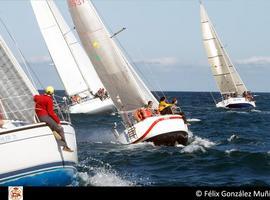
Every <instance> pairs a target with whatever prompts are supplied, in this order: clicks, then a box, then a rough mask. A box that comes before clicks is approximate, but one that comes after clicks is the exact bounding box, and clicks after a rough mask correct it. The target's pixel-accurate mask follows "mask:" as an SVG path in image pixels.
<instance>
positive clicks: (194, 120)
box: [187, 118, 201, 122]
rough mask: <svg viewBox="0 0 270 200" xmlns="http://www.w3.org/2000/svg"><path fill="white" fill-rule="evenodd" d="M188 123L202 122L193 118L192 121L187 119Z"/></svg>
mask: <svg viewBox="0 0 270 200" xmlns="http://www.w3.org/2000/svg"><path fill="white" fill-rule="evenodd" d="M187 121H188V122H200V121H201V120H200V119H196V118H191V119H187Z"/></svg>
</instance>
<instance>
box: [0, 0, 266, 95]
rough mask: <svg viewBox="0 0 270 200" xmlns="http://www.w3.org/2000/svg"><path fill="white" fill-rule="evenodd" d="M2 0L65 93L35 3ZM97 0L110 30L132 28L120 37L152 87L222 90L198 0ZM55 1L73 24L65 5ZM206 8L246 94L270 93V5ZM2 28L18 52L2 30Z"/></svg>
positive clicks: (26, 45) (31, 51)
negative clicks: (212, 68) (213, 72)
mask: <svg viewBox="0 0 270 200" xmlns="http://www.w3.org/2000/svg"><path fill="white" fill-rule="evenodd" d="M0 2H1V7H0V16H1V18H2V19H3V20H4V21H5V23H6V25H7V26H8V27H9V29H10V30H11V32H12V34H13V36H14V37H15V39H16V40H17V43H18V45H19V47H20V48H21V50H22V52H23V53H24V55H25V57H26V58H27V61H28V62H29V63H30V65H31V68H32V69H33V71H35V73H36V74H37V75H38V76H39V79H40V80H41V82H42V84H43V85H44V86H46V85H48V84H51V85H54V86H55V87H56V88H58V89H61V88H62V86H61V83H60V81H59V78H58V76H57V74H56V71H55V70H54V68H53V66H52V65H50V63H51V61H50V58H49V56H48V51H47V48H46V45H45V43H44V41H43V38H42V36H41V33H40V32H39V29H38V25H37V23H36V20H35V17H34V14H33V11H32V8H31V5H30V2H29V1H28V0H1V1H0ZM92 2H93V3H94V4H95V6H96V8H97V9H98V11H99V13H100V14H101V16H102V18H103V19H104V21H105V24H106V25H108V26H109V28H110V30H112V31H114V32H116V31H117V30H119V29H121V28H122V27H126V28H127V30H126V31H124V32H123V33H121V34H120V35H119V36H118V40H119V41H120V42H121V44H122V46H123V47H124V48H125V50H126V51H127V53H128V54H129V55H130V57H131V58H132V60H133V61H134V62H135V63H136V66H137V67H136V69H137V70H139V71H140V72H143V74H144V75H143V79H144V80H147V81H146V84H147V85H148V86H149V87H150V89H152V90H160V87H161V88H162V89H163V90H170V91H217V87H216V84H215V82H214V79H213V77H212V75H211V71H210V67H209V64H208V62H207V57H206V53H205V50H204V47H203V44H202V36H201V25H200V11H199V2H198V0H93V1H92ZM56 3H57V5H58V6H59V8H60V10H61V11H62V13H63V15H64V17H66V19H67V21H68V23H69V24H71V23H72V21H71V19H70V16H69V13H68V9H67V5H66V1H65V0H57V1H56ZM203 4H204V6H205V8H206V10H207V12H208V14H209V17H210V18H211V20H212V22H213V24H214V25H215V27H216V30H217V32H218V34H219V36H220V38H221V41H222V42H223V44H224V45H225V48H226V50H227V52H228V54H229V56H230V58H231V60H232V61H233V63H234V64H235V66H236V68H237V70H238V72H239V73H240V76H241V77H242V79H243V81H244V82H245V84H246V86H247V87H248V89H250V90H252V91H255V92H270V87H269V85H270V79H269V76H270V14H269V10H270V1H269V0H204V1H203ZM0 31H1V34H2V36H3V37H4V38H6V40H7V42H9V44H10V46H11V48H12V49H13V50H14V45H13V44H12V42H10V40H9V39H8V37H7V34H6V32H5V31H4V30H3V28H2V26H1V29H0ZM16 57H17V54H16ZM71 81H72V77H71ZM149 83H150V84H149ZM38 87H39V88H40V87H41V86H40V85H38Z"/></svg>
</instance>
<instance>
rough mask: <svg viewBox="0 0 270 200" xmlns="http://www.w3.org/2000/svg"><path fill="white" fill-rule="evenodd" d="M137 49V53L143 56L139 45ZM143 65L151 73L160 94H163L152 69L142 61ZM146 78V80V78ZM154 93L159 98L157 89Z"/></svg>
mask: <svg viewBox="0 0 270 200" xmlns="http://www.w3.org/2000/svg"><path fill="white" fill-rule="evenodd" d="M137 49H138V51H139V53H140V56H141V57H142V58H143V54H142V51H141V49H140V48H139V47H137ZM144 66H146V69H147V70H148V72H150V73H151V75H152V76H153V77H154V84H155V86H157V87H158V89H159V92H161V93H162V95H163V96H165V93H164V90H163V89H162V87H161V85H160V84H159V83H158V82H157V79H155V74H154V73H153V70H151V67H150V65H149V64H147V63H144ZM146 80H147V79H146ZM147 82H148V83H149V84H150V85H151V86H152V87H153V86H154V85H152V84H151V83H150V82H149V81H147ZM154 93H155V95H156V96H157V97H158V98H160V96H159V95H158V93H157V91H155V92H154Z"/></svg>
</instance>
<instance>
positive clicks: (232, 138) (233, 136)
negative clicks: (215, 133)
mask: <svg viewBox="0 0 270 200" xmlns="http://www.w3.org/2000/svg"><path fill="white" fill-rule="evenodd" d="M236 138H238V136H237V135H235V134H233V135H231V137H230V138H228V139H227V140H228V141H229V142H231V141H233V140H234V139H236Z"/></svg>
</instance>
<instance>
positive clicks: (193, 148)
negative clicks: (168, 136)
mask: <svg viewBox="0 0 270 200" xmlns="http://www.w3.org/2000/svg"><path fill="white" fill-rule="evenodd" d="M189 134H191V136H192V135H193V134H192V132H190V133H189ZM191 139H192V142H191V143H190V144H189V145H187V146H183V145H177V147H180V148H182V149H181V153H194V152H197V151H201V152H206V149H208V148H211V147H212V146H214V145H216V143H214V142H211V141H210V140H208V139H203V138H200V137H198V136H195V137H193V138H191Z"/></svg>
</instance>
